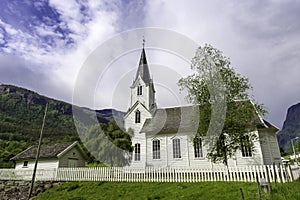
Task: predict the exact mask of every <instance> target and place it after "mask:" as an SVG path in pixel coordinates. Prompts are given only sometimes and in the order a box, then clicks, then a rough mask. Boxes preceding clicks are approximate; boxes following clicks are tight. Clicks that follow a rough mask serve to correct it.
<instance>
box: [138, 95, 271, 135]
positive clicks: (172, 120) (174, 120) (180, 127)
mask: <svg viewBox="0 0 300 200" xmlns="http://www.w3.org/2000/svg"><path fill="white" fill-rule="evenodd" d="M231 103H233V104H236V105H241V104H249V103H250V104H251V105H252V106H253V104H252V103H251V102H250V101H236V102H231ZM231 103H229V104H231ZM229 104H227V105H229ZM204 106H205V105H204ZM204 106H200V105H193V106H184V107H173V108H165V109H157V110H156V112H155V113H154V116H153V117H152V119H146V121H145V123H144V125H143V127H142V129H141V132H143V133H147V134H168V133H173V134H174V133H179V132H197V131H198V126H201V125H200V124H202V125H203V124H205V123H207V122H206V121H201V122H200V117H199V113H200V112H201V110H203V108H204ZM253 111H254V112H253V113H255V114H254V115H253V119H252V121H251V122H250V123H251V124H253V125H255V126H257V127H259V128H267V126H266V124H265V123H264V121H262V120H261V119H260V117H259V115H258V114H257V113H256V111H255V108H254V106H253Z"/></svg>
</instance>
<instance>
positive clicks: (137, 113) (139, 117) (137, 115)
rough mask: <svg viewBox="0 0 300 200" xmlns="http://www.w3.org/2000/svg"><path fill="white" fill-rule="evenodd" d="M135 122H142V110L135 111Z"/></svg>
mask: <svg viewBox="0 0 300 200" xmlns="http://www.w3.org/2000/svg"><path fill="white" fill-rule="evenodd" d="M135 123H141V112H140V111H139V110H137V111H136V112H135Z"/></svg>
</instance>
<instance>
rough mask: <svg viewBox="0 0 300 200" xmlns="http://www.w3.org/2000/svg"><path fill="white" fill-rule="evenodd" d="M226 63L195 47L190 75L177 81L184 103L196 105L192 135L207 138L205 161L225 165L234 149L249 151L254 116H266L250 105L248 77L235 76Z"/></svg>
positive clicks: (209, 48) (213, 50) (209, 50)
mask: <svg viewBox="0 0 300 200" xmlns="http://www.w3.org/2000/svg"><path fill="white" fill-rule="evenodd" d="M230 64H231V63H230V60H229V59H228V58H227V57H225V56H224V55H223V53H222V52H221V51H220V50H218V49H216V48H214V47H212V46H211V45H205V46H204V47H199V48H198V49H197V51H196V54H195V56H194V58H193V59H192V64H191V69H192V70H193V71H194V73H193V74H192V75H189V76H187V77H186V78H181V79H180V80H179V82H178V85H179V86H180V88H181V90H184V89H187V91H188V95H187V100H188V101H189V102H191V103H194V104H197V105H200V117H199V120H200V121H199V127H198V132H197V135H196V136H204V135H205V136H208V138H209V140H208V141H209V146H210V149H209V153H208V155H207V156H208V158H210V159H211V160H212V161H213V162H222V163H224V164H225V165H228V159H229V158H230V157H232V156H233V155H234V154H235V152H236V151H237V150H238V149H240V150H241V149H242V148H243V147H245V146H246V147H249V148H250V149H251V150H252V151H253V144H254V143H253V142H254V140H255V138H256V136H255V134H253V132H252V131H253V130H255V128H256V127H255V126H254V124H255V122H257V113H259V114H261V115H263V114H265V113H266V110H265V109H264V108H263V105H261V104H258V103H252V102H255V101H254V99H253V97H252V96H251V95H249V90H251V89H252V87H251V85H250V83H249V80H248V78H246V77H244V76H242V75H240V74H238V73H237V72H236V71H235V70H234V69H233V68H232V67H231V66H230ZM250 99H251V100H252V101H250ZM203 113H204V114H203ZM221 122H223V123H221ZM208 123H209V125H208ZM209 127H214V128H212V129H210V128H209ZM195 138H197V137H195ZM241 144H243V146H242V145H241Z"/></svg>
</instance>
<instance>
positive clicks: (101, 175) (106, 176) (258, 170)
mask: <svg viewBox="0 0 300 200" xmlns="http://www.w3.org/2000/svg"><path fill="white" fill-rule="evenodd" d="M31 177H32V170H28V169H26V170H25V169H24V170H15V169H0V179H1V180H31ZM257 179H258V181H262V179H264V180H265V181H270V182H290V181H293V173H292V170H291V168H290V167H289V166H282V165H280V166H275V165H274V166H272V165H268V166H267V165H265V166H245V167H234V168H232V167H230V168H228V169H227V168H226V167H222V168H221V167H214V168H208V167H207V168H204V167H202V168H151V167H146V168H140V169H137V168H130V167H95V168H59V169H39V170H37V173H36V180H40V181H45V180H47V181H125V182H204V181H235V182H237V181H240V182H255V181H257Z"/></svg>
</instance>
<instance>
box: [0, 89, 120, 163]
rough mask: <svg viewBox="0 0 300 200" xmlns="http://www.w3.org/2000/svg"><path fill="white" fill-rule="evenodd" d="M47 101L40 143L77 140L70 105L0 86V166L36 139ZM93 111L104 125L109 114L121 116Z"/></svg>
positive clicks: (108, 118)
mask: <svg viewBox="0 0 300 200" xmlns="http://www.w3.org/2000/svg"><path fill="white" fill-rule="evenodd" d="M47 102H48V103H49V107H48V112H47V117H46V123H45V129H44V137H43V143H57V142H65V141H74V140H78V134H77V131H76V127H75V125H74V119H73V115H72V105H71V104H69V103H65V102H62V101H58V100H54V99H51V98H48V97H45V96H41V95H39V94H37V93H35V92H32V91H30V90H27V89H24V88H20V87H16V86H12V85H0V168H1V167H12V166H13V163H12V162H9V159H10V158H11V157H12V156H14V155H15V154H17V153H19V152H20V151H22V150H24V149H25V148H27V147H29V146H30V145H32V144H35V143H37V142H38V137H39V134H40V129H41V125H42V120H43V115H44V110H45V106H46V103H47ZM75 109H76V110H77V111H78V112H83V113H84V114H85V115H86V116H89V115H90V114H91V113H93V112H94V111H93V110H91V109H87V108H81V107H75ZM96 113H97V119H98V122H99V123H105V124H107V123H108V122H109V121H110V120H111V119H113V117H112V113H114V115H117V116H118V117H119V118H120V120H121V119H122V116H123V113H122V112H119V111H115V110H111V109H106V110H98V111H96ZM115 113H116V114H115ZM85 125H88V126H89V125H91V126H92V125H93V124H85Z"/></svg>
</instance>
